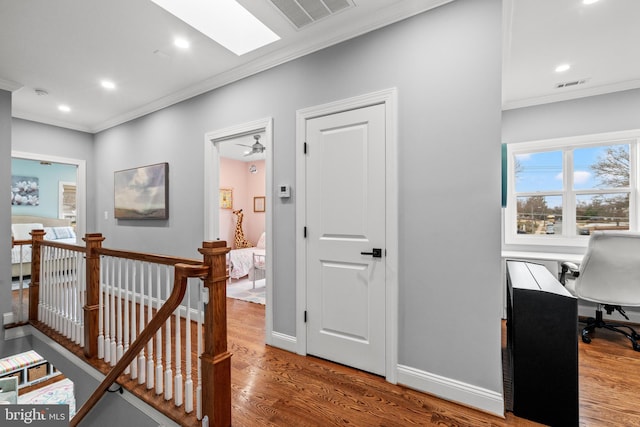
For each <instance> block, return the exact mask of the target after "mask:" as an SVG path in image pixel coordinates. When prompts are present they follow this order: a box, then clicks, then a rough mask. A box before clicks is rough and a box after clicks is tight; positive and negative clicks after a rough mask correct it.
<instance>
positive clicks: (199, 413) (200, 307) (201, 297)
mask: <svg viewBox="0 0 640 427" xmlns="http://www.w3.org/2000/svg"><path fill="white" fill-rule="evenodd" d="M198 290H199V292H198V305H197V307H198V328H197V329H196V334H197V340H198V347H197V353H196V354H197V357H198V381H197V386H196V408H197V409H196V418H197V419H199V420H201V419H202V361H201V360H200V356H201V355H202V318H203V313H204V307H203V305H202V303H203V300H204V296H205V289H204V287H203V285H202V282H201V281H198ZM207 291H208V289H207ZM206 295H207V296H208V295H209V294H208V293H207V294H206Z"/></svg>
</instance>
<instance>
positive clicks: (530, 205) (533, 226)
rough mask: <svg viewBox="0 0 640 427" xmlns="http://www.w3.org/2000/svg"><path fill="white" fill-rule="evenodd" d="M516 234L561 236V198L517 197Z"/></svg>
mask: <svg viewBox="0 0 640 427" xmlns="http://www.w3.org/2000/svg"><path fill="white" fill-rule="evenodd" d="M517 214H518V221H517V224H518V225H517V233H518V234H539V235H547V234H562V196H531V197H518V208H517Z"/></svg>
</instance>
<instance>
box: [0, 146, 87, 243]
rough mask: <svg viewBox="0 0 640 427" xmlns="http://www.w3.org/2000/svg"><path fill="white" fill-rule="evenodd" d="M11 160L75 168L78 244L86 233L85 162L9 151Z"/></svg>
mask: <svg viewBox="0 0 640 427" xmlns="http://www.w3.org/2000/svg"><path fill="white" fill-rule="evenodd" d="M11 158H15V159H27V160H36V161H42V162H51V163H60V164H65V165H73V166H76V168H77V171H76V180H77V182H76V241H77V242H80V240H81V239H82V237H84V235H85V233H86V232H87V220H86V218H87V216H86V215H87V162H86V160H82V159H71V158H67V157H58V156H50V155H47V154H37V153H28V152H25V151H11Z"/></svg>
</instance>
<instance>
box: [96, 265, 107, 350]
mask: <svg viewBox="0 0 640 427" xmlns="http://www.w3.org/2000/svg"><path fill="white" fill-rule="evenodd" d="M105 270H106V267H105V260H104V256H100V283H98V289H99V291H98V359H104V327H103V322H104V311H103V308H102V304H103V298H102V293H103V292H104V276H105V274H106V273H105Z"/></svg>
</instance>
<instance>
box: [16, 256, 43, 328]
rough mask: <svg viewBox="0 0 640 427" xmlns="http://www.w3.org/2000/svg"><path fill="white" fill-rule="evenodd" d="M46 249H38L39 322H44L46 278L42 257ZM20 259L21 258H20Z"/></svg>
mask: <svg viewBox="0 0 640 427" xmlns="http://www.w3.org/2000/svg"><path fill="white" fill-rule="evenodd" d="M46 249H47V248H46V247H44V248H43V247H40V262H41V265H40V292H38V320H40V321H41V322H44V298H45V295H46V291H47V289H46V277H45V274H44V273H45V272H44V268H43V265H44V262H43V260H44V259H46V258H45V256H44V253H45V251H46ZM20 259H22V258H20Z"/></svg>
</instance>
